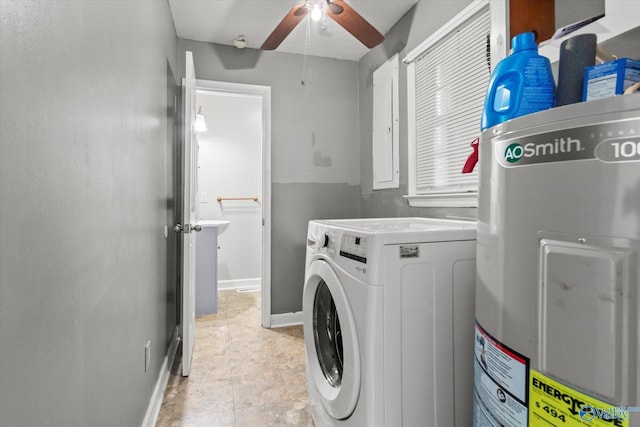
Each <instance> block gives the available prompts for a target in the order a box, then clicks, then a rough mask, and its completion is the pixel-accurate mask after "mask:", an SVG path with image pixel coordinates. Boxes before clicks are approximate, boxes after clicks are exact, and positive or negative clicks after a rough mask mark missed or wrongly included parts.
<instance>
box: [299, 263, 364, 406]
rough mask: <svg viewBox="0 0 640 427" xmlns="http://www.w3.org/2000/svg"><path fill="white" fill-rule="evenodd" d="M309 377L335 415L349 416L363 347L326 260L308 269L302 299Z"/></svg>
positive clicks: (351, 316)
mask: <svg viewBox="0 0 640 427" xmlns="http://www.w3.org/2000/svg"><path fill="white" fill-rule="evenodd" d="M302 312H303V325H304V343H305V347H306V354H307V365H308V368H309V375H310V376H311V378H308V379H307V380H308V381H312V382H313V384H314V385H315V388H316V389H317V390H318V392H319V395H320V398H321V400H322V405H323V406H324V408H325V410H326V411H327V412H328V413H329V415H331V416H332V417H333V418H335V419H345V418H348V417H349V416H350V415H351V414H352V413H353V410H354V409H355V407H356V403H358V396H359V394H360V350H359V348H358V336H357V334H356V325H355V320H354V318H353V313H352V312H351V307H350V305H349V301H348V299H347V295H346V294H345V291H344V289H343V287H342V285H341V284H340V281H339V279H338V276H337V275H336V273H335V272H334V271H333V269H332V268H331V267H330V266H329V264H328V263H327V262H326V261H323V260H316V261H313V262H312V263H311V266H310V267H309V269H308V270H307V274H306V280H305V285H304V296H303V302H302Z"/></svg>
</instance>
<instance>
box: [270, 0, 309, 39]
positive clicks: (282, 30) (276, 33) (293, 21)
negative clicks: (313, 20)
mask: <svg viewBox="0 0 640 427" xmlns="http://www.w3.org/2000/svg"><path fill="white" fill-rule="evenodd" d="M307 13H309V10H308V9H307V7H306V6H305V5H304V4H303V5H299V6H295V7H294V8H293V9H291V10H290V11H289V13H287V16H285V17H284V18H283V19H282V21H280V23H279V24H278V26H277V27H276V29H275V30H273V32H272V33H271V34H270V35H269V37H267V39H266V40H265V41H264V43H262V46H260V49H262V50H274V49H277V47H278V46H280V43H282V41H283V40H284V39H286V38H287V36H288V35H289V33H290V32H291V31H292V30H293V29H294V28H295V27H296V25H298V23H299V22H300V21H302V18H304V17H305V16H306V15H307Z"/></svg>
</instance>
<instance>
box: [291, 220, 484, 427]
mask: <svg viewBox="0 0 640 427" xmlns="http://www.w3.org/2000/svg"><path fill="white" fill-rule="evenodd" d="M475 236H476V224H475V222H470V221H457V220H443V219H429V218H388V219H387V218H386V219H353V220H325V221H310V222H309V229H308V233H307V256H306V272H305V284H304V293H303V309H302V310H303V319H304V320H303V325H304V340H305V351H306V370H307V388H308V391H309V399H310V401H311V412H312V415H313V419H314V421H315V423H316V426H317V427H334V426H341V427H342V426H344V427H375V426H388V427H400V426H405V427H413V426H432V427H448V426H451V427H463V426H464V427H468V426H469V425H470V424H471V419H472V394H473V357H474V355H473V338H474V288H475Z"/></svg>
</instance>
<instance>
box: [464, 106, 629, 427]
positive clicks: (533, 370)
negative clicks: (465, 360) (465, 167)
mask: <svg viewBox="0 0 640 427" xmlns="http://www.w3.org/2000/svg"><path fill="white" fill-rule="evenodd" d="M477 239H478V240H477V284H476V329H475V366H474V426H476V427H477V426H509V427H520V426H567V427H573V426H605V425H606V426H629V427H639V426H640V364H639V360H640V339H639V336H638V335H639V333H640V326H639V325H640V319H639V315H638V312H639V304H640V300H639V298H638V293H639V291H640V283H639V280H640V95H630V96H617V97H612V98H607V99H602V100H598V101H592V102H587V103H580V104H573V105H569V106H565V107H560V108H555V109H551V110H547V111H543V112H540V113H535V114H531V115H528V116H524V117H521V118H517V119H514V120H511V121H508V122H505V123H502V124H499V125H496V126H494V127H492V128H489V129H487V130H485V131H484V132H483V133H482V138H481V142H480V199H479V209H478V237H477Z"/></svg>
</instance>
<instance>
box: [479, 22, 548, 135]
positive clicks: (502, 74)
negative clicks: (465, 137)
mask: <svg viewBox="0 0 640 427" xmlns="http://www.w3.org/2000/svg"><path fill="white" fill-rule="evenodd" d="M511 46H512V50H513V51H512V53H511V55H509V56H507V57H506V58H504V59H503V60H502V61H500V62H499V63H498V65H497V66H496V68H495V70H493V73H492V74H491V79H490V80H489V89H488V91H487V96H486V98H485V103H484V113H483V114H482V121H481V124H480V128H481V129H482V130H485V129H487V128H490V127H492V126H495V125H497V124H498V123H502V122H505V121H507V120H510V119H513V118H515V117H520V116H524V115H526V114H530V113H535V112H537V111H542V110H546V109H549V108H552V107H553V106H554V104H555V88H556V86H555V82H554V80H553V74H552V72H551V64H550V63H549V59H547V58H546V57H544V56H542V55H540V54H538V45H537V44H536V42H535V35H534V34H533V33H530V32H529V33H522V34H518V35H517V36H515V37H513V39H512V40H511Z"/></svg>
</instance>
